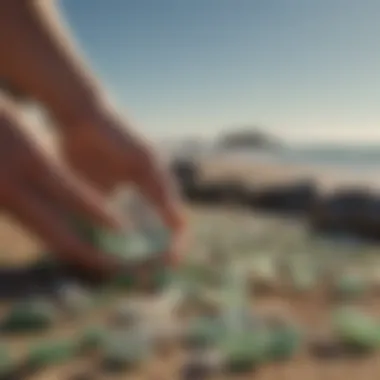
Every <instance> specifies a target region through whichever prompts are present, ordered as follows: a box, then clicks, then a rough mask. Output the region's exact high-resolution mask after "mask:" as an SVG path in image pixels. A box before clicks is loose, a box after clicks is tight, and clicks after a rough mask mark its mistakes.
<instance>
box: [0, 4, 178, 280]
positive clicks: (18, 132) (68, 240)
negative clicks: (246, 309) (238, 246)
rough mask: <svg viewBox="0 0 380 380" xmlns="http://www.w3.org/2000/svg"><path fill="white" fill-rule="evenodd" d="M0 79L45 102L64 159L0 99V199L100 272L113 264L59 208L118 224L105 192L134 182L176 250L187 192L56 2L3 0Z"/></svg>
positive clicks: (56, 245) (65, 253) (70, 256)
mask: <svg viewBox="0 0 380 380" xmlns="http://www.w3.org/2000/svg"><path fill="white" fill-rule="evenodd" d="M0 78H3V79H5V80H6V81H8V82H9V83H11V84H12V86H14V87H15V88H17V89H18V90H19V91H21V92H22V93H23V94H25V95H26V96H28V97H29V98H30V99H33V100H34V101H35V102H37V103H38V104H40V105H41V106H42V107H43V108H44V109H45V110H46V111H47V112H48V114H49V116H50V118H51V119H52V120H53V121H54V126H56V128H57V132H58V135H59V137H60V139H59V142H60V146H59V148H60V151H61V152H62V157H63V160H56V159H55V158H53V157H52V156H51V155H50V154H49V153H48V152H47V151H45V150H44V149H43V147H41V146H40V145H39V144H38V142H37V140H36V139H35V138H34V137H33V134H31V133H30V128H28V126H27V125H26V124H25V123H26V121H25V120H22V119H21V117H20V115H19V110H18V109H17V106H16V105H15V104H14V103H12V101H11V100H10V99H8V98H6V97H5V96H2V97H0V145H1V151H0V158H1V163H0V181H1V190H0V205H1V206H2V207H3V209H4V210H6V211H7V212H9V213H11V214H13V215H14V216H16V217H17V218H18V219H19V220H20V221H21V222H22V223H24V224H25V225H26V226H27V227H28V228H30V229H31V230H33V231H34V232H36V233H37V234H38V235H39V236H40V237H42V238H43V239H44V240H45V241H46V242H47V243H48V244H49V245H50V246H51V247H52V248H53V249H54V251H56V252H59V254H60V255H61V257H62V258H63V259H64V260H69V261H73V262H75V263H78V264H79V265H82V266H84V267H86V268H88V269H91V270H93V271H98V272H99V273H110V272H111V273H112V272H113V271H115V270H117V269H120V263H115V262H112V261H111V260H110V259H109V258H107V257H106V256H105V255H104V254H103V253H102V252H97V250H96V248H95V247H92V246H89V244H88V243H86V242H83V241H81V240H80V238H79V237H78V236H76V235H75V232H74V231H72V230H70V227H69V226H68V225H66V224H65V223H64V222H63V221H62V218H61V217H60V214H59V213H58V212H57V211H56V210H58V209H62V208H65V209H69V210H70V211H72V212H74V213H79V214H82V215H83V216H84V217H87V219H88V220H90V221H92V222H96V223H102V224H103V225H106V226H107V227H113V228H115V226H117V225H118V221H117V216H116V215H112V214H111V213H110V211H108V210H107V208H106V206H105V201H104V199H105V197H106V195H107V194H108V193H109V191H110V190H111V189H113V188H114V187H115V186H116V185H118V184H121V183H122V184H133V185H135V186H137V188H138V189H139V191H141V193H142V194H143V195H144V196H146V197H147V199H148V200H149V201H151V202H152V205H154V207H155V208H156V209H157V211H158V213H159V214H160V215H161V217H162V219H163V221H164V222H165V223H166V225H167V226H168V228H170V229H171V230H172V233H173V234H172V235H173V240H172V244H171V249H170V252H168V256H169V257H172V258H173V257H174V256H175V253H176V252H177V251H178V248H179V245H180V242H181V241H182V239H181V237H182V236H183V231H184V219H183V214H182V206H181V201H180V198H179V196H178V194H177V191H176V188H175V184H174V183H173V181H172V179H171V177H170V175H169V172H168V170H167V169H166V167H165V166H164V165H163V164H162V163H161V161H160V159H159V157H158V155H157V154H156V152H155V151H154V149H153V147H152V146H151V145H150V144H149V142H148V141H147V140H146V139H145V138H144V137H143V136H141V135H140V134H139V133H137V132H136V131H135V130H134V129H133V128H132V126H131V125H130V123H129V122H128V121H127V120H125V119H124V118H122V117H121V116H120V115H119V114H118V112H117V111H116V110H115V109H114V107H113V106H112V104H111V102H110V101H109V98H108V95H107V93H106V92H105V90H104V89H103V87H102V85H101V83H99V81H98V80H97V78H96V77H95V75H94V74H93V73H92V71H91V68H90V67H89V65H88V64H87V63H86V61H85V59H84V58H83V57H82V56H81V53H80V50H79V49H78V48H77V47H76V45H75V41H74V40H73V39H72V38H71V36H70V33H69V30H68V28H67V27H66V25H65V24H64V22H63V21H62V20H61V18H60V16H59V12H58V9H57V7H56V4H55V2H54V1H52V0H44V1H43V0H2V1H1V2H0Z"/></svg>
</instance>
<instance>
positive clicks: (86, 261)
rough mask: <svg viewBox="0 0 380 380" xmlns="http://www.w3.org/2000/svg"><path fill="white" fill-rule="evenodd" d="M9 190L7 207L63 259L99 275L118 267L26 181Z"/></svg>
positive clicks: (6, 200) (6, 196)
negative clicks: (34, 193) (63, 218)
mask: <svg viewBox="0 0 380 380" xmlns="http://www.w3.org/2000/svg"><path fill="white" fill-rule="evenodd" d="M9 190H10V191H9V192H7V193H6V195H5V202H4V204H5V205H6V210H7V211H9V212H11V213H12V215H14V216H15V217H16V218H18V219H19V221H20V222H21V223H23V224H25V226H26V227H28V228H29V229H30V230H31V231H33V232H35V233H36V234H37V235H38V236H39V237H40V238H41V239H42V240H43V241H44V242H46V243H47V244H48V245H49V246H50V247H51V248H52V250H53V251H54V252H56V253H57V254H59V255H61V258H63V259H64V260H65V261H68V262H72V263H73V264H75V265H79V266H81V267H83V268H85V269H88V270H91V271H95V272H97V273H99V274H108V273H111V272H112V271H113V270H114V268H113V264H112V263H111V261H110V260H108V259H107V258H106V257H104V256H103V255H102V253H101V252H98V251H97V250H96V249H95V248H94V247H92V246H91V245H90V244H88V243H86V242H83V241H81V240H80V239H79V238H78V237H77V236H75V234H74V233H73V232H72V231H70V229H69V228H68V226H67V225H66V224H65V223H64V222H63V220H62V218H60V215H59V214H58V213H57V212H56V211H54V210H52V209H50V208H48V206H47V203H46V202H44V201H43V200H42V199H39V198H38V197H37V196H35V195H33V194H32V193H31V192H30V191H27V190H26V189H25V187H23V186H22V184H17V185H13V186H12V187H10V188H9Z"/></svg>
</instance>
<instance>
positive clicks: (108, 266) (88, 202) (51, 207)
mask: <svg viewBox="0 0 380 380" xmlns="http://www.w3.org/2000/svg"><path fill="white" fill-rule="evenodd" d="M0 158H1V160H0V182H1V183H0V205H1V207H2V208H3V210H5V211H6V212H8V213H10V214H11V215H12V216H15V217H16V218H17V219H18V220H19V221H20V222H21V223H22V224H24V225H25V226H26V227H27V228H29V229H30V230H31V231H33V232H35V233H36V234H37V235H38V236H39V237H40V238H42V239H43V240H44V241H45V242H46V243H47V244H48V245H49V246H50V248H51V249H52V251H53V252H56V253H57V254H58V255H60V256H61V258H64V259H65V261H68V262H72V263H75V264H79V265H80V266H82V267H85V268H86V269H89V270H90V271H92V272H94V273H98V274H110V273H113V272H114V270H115V268H119V267H120V263H119V262H113V261H112V260H111V259H109V258H108V256H107V257H106V256H105V255H104V254H103V253H102V252H99V251H98V250H97V249H96V248H95V247H92V246H91V245H90V244H89V243H88V242H85V241H82V240H81V239H80V238H79V237H78V236H76V234H75V231H72V230H70V226H69V225H68V224H66V223H65V222H64V220H63V218H62V214H61V213H60V211H62V210H64V211H66V212H69V213H73V214H80V215H83V217H85V218H86V219H87V220H89V221H91V222H95V223H98V224H101V225H103V226H105V227H107V228H117V227H118V221H117V219H116V218H115V217H114V216H113V215H112V214H111V213H110V212H109V211H108V210H107V208H106V206H105V201H104V200H103V198H102V196H101V195H100V194H99V193H97V192H96V191H94V190H93V189H91V188H90V187H89V186H88V185H86V184H85V182H84V181H82V180H81V179H80V178H79V177H77V176H75V175H74V174H73V173H72V172H71V171H70V169H69V168H68V167H66V166H65V165H64V164H63V163H62V162H60V161H59V160H58V159H57V156H54V155H53V154H51V152H49V150H48V149H46V147H45V146H44V145H43V144H41V142H40V141H38V139H37V136H35V135H33V134H32V133H30V129H29V130H28V129H27V126H26V125H25V120H22V119H21V117H20V115H19V114H18V112H17V110H16V109H15V108H14V107H13V105H12V104H10V103H9V102H7V100H6V99H4V98H2V97H0Z"/></svg>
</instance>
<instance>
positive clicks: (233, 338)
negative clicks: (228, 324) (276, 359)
mask: <svg viewBox="0 0 380 380" xmlns="http://www.w3.org/2000/svg"><path fill="white" fill-rule="evenodd" d="M270 345H271V335H270V334H269V332H268V330H266V329H258V330H257V331H253V330H252V331H245V332H244V333H243V332H241V333H240V334H235V335H229V336H228V337H227V338H226V340H225V341H224V342H223V344H222V352H223V354H224V356H225V360H226V366H227V368H228V370H229V371H230V372H233V373H239V372H246V371H250V370H252V369H254V368H255V367H256V366H257V365H260V364H262V363H264V362H265V361H267V360H268V353H269V349H270Z"/></svg>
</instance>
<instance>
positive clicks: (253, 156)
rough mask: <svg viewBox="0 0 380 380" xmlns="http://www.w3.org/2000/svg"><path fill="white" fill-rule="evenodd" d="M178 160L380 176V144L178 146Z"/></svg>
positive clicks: (174, 154) (175, 152)
mask: <svg viewBox="0 0 380 380" xmlns="http://www.w3.org/2000/svg"><path fill="white" fill-rule="evenodd" d="M171 156H174V157H207V156H211V157H215V156H229V157H230V158H231V159H236V160H244V161H250V162H252V163H255V162H260V163H273V164H276V163H281V164H289V165H293V164H294V165H296V166H298V167H300V166H302V167H309V168H312V169H321V170H323V169H328V170H329V171H331V170H332V171H333V172H344V173H350V174H353V175H354V176H355V177H357V178H359V177H366V178H368V176H372V175H373V176H376V177H379V176H380V144H379V145H371V146H363V145H360V146H354V145H343V144H341V145H338V144H334V145H333V144H329V145H327V144H326V145H314V146H310V145H308V146H302V145H300V144H298V145H291V144H289V145H287V146H285V147H282V148H280V149H273V150H265V149H253V148H249V149H242V148H239V149H236V148H235V149H224V150H220V149H216V148H215V147H212V146H202V148H200V147H197V148H196V149H194V148H193V147H191V148H189V149H187V147H186V146H181V147H180V148H179V147H178V146H177V149H175V148H174V149H172V150H171Z"/></svg>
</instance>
